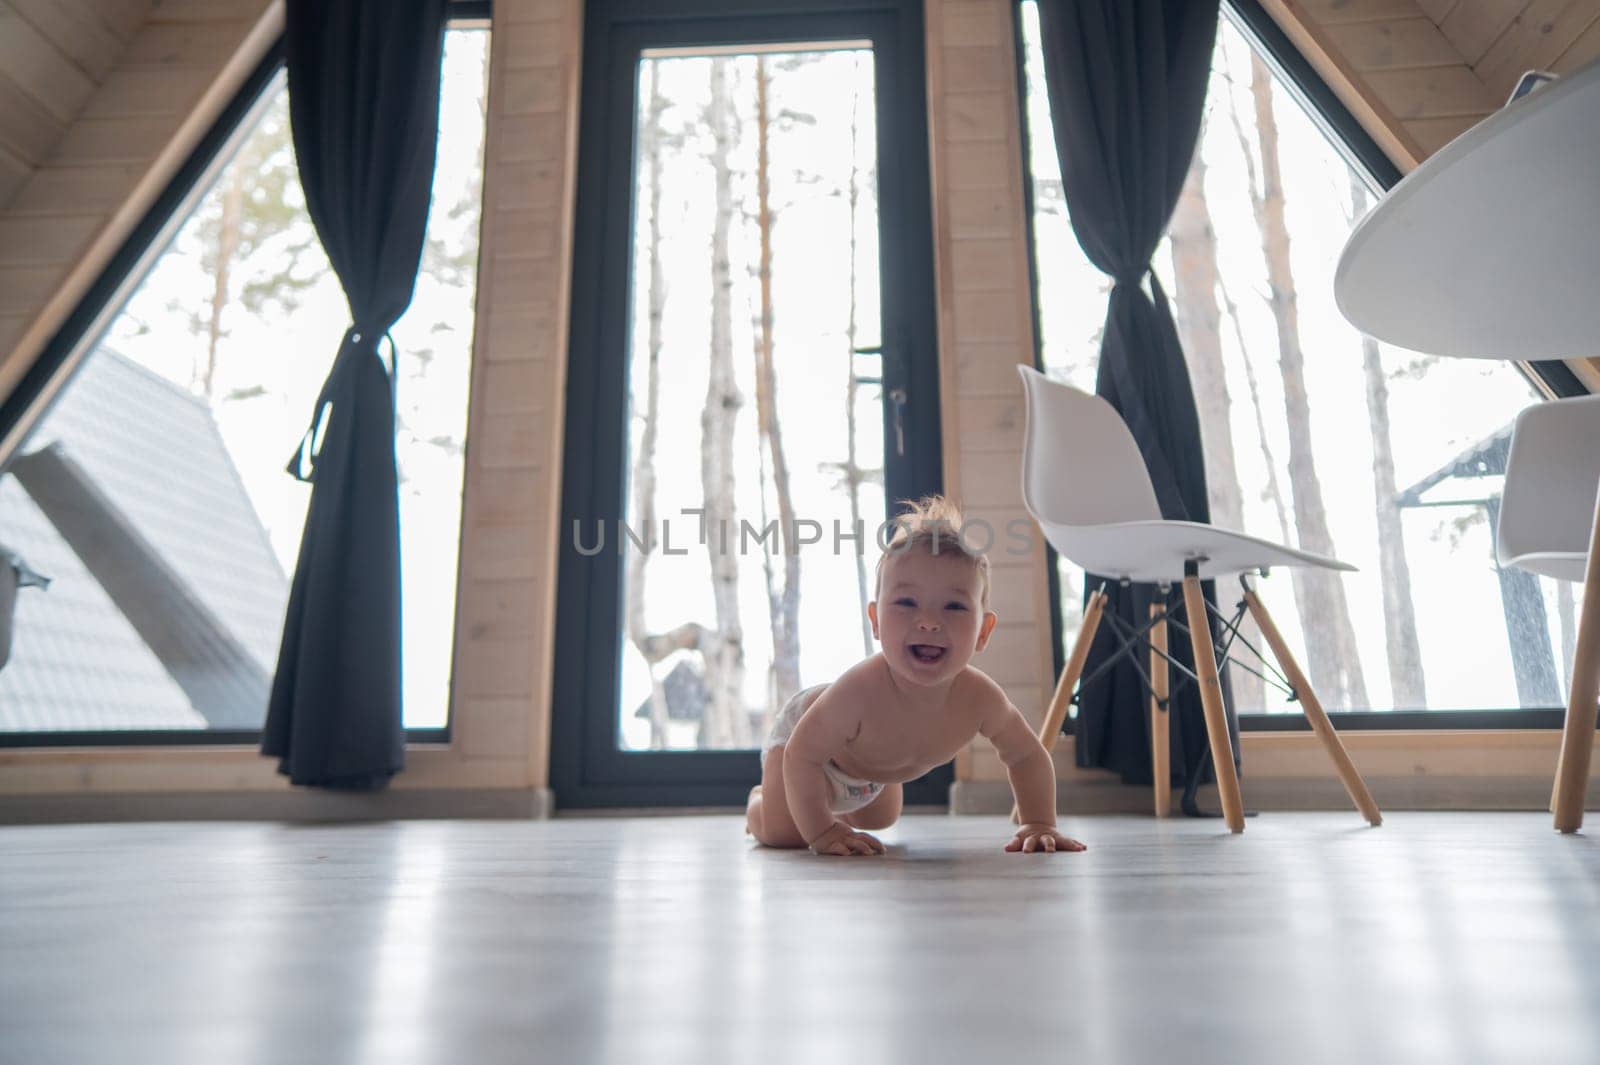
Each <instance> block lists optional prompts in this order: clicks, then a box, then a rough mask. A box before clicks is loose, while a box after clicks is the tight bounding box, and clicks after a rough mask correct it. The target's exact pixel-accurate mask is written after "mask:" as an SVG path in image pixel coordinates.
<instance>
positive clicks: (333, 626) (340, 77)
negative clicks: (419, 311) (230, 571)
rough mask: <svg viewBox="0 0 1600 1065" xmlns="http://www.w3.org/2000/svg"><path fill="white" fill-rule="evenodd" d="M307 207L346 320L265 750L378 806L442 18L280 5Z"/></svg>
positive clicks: (394, 675)
mask: <svg viewBox="0 0 1600 1065" xmlns="http://www.w3.org/2000/svg"><path fill="white" fill-rule="evenodd" d="M285 20H286V25H285V30H284V36H285V53H286V57H287V65H288V73H289V117H290V123H291V126H292V128H293V133H294V147H295V156H296V158H297V160H298V162H299V167H300V183H301V185H302V186H303V187H304V189H305V196H306V206H307V208H308V209H309V211H310V214H311V220H312V222H313V223H314V224H315V225H316V229H317V234H318V236H319V237H321V239H322V245H323V247H324V248H325V249H326V250H327V253H328V259H329V261H330V262H331V263H332V264H333V269H334V271H335V272H336V273H337V274H338V275H339V281H340V283H341V284H342V285H343V286H344V291H345V295H346V297H347V298H348V300H349V302H350V317H351V320H352V323H353V324H352V325H351V326H350V328H349V329H348V330H347V331H346V332H345V335H344V339H343V340H342V341H341V342H340V344H339V350H338V352H337V354H336V355H335V356H334V362H333V368H332V370H331V372H330V373H329V374H328V379H327V383H326V384H325V385H324V386H323V389H322V394H321V395H320V396H319V397H318V399H317V406H316V410H315V411H314V412H313V414H312V420H311V428H310V429H309V430H308V431H307V433H306V437H305V439H304V440H303V441H302V442H301V446H300V449H299V451H297V453H296V455H295V457H294V459H292V460H291V461H290V464H289V470H290V472H291V473H293V474H294V475H295V476H297V477H300V478H301V479H303V480H308V481H310V482H311V504H310V508H309V510H308V511H307V513H306V525H305V535H304V538H303V540H302V542H301V545H300V559H299V562H298V563H297V565H296V566H295V573H294V580H293V582H292V584H291V585H290V591H289V606H288V612H287V616H286V618H285V620H284V628H283V643H282V645H281V647H280V649H279V652H278V671H277V675H276V676H275V677H274V678H273V682H272V696H271V701H270V703H269V704H268V709H267V721H266V726H265V729H264V736H263V739H262V744H261V750H262V753H263V754H267V755H273V756H276V757H277V758H278V759H279V765H278V768H279V771H280V772H282V773H284V774H286V775H287V776H288V777H289V779H290V780H291V781H292V782H294V783H296V784H309V785H316V786H321V787H332V788H381V787H383V786H384V785H385V784H387V783H388V781H389V778H390V777H392V776H393V775H394V774H395V773H397V772H399V771H400V770H401V769H402V768H404V765H405V729H404V727H403V725H402V723H401V705H400V696H401V686H400V515H399V503H398V495H397V488H398V486H397V483H396V481H397V478H396V471H395V452H394V432H395V386H394V373H393V371H394V366H393V362H394V359H395V356H396V353H395V350H394V344H393V341H392V340H391V341H390V343H389V344H388V345H387V351H386V352H385V351H383V350H380V345H381V342H382V341H383V339H384V338H385V336H386V335H387V333H388V330H389V327H390V326H391V325H393V324H394V322H395V320H396V319H398V318H399V317H400V315H401V313H402V312H403V311H404V310H405V309H406V306H407V305H408V304H409V303H410V302H411V291H412V287H413V285H414V284H415V283H416V276H417V265H418V262H419V261H420V258H421V255H422V243H423V236H424V233H425V230H426V227H427V219H428V201H429V198H430V194H431V190H432V187H433V165H434V151H435V142H436V140H437V138H438V128H439V64H440V59H441V55H442V51H443V45H444V24H445V0H289V2H288V4H287V7H286V10H285Z"/></svg>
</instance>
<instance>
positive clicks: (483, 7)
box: [0, 0, 493, 750]
mask: <svg viewBox="0 0 1600 1065" xmlns="http://www.w3.org/2000/svg"><path fill="white" fill-rule="evenodd" d="M446 6H447V10H448V12H449V15H448V20H447V22H446V24H445V25H446V30H447V31H448V29H449V28H450V25H451V24H452V23H456V22H482V23H489V24H490V25H491V32H492V22H493V18H492V15H493V4H492V0H449V2H448V3H447V5H446ZM284 62H285V58H284V41H283V37H282V36H281V35H280V36H279V37H278V39H277V40H275V41H273V43H272V45H271V46H270V47H269V48H268V49H267V52H266V54H265V55H263V56H262V57H261V60H260V62H258V63H257V64H256V65H255V67H254V68H252V70H251V71H250V73H249V74H248V75H247V76H246V77H245V80H244V83H243V84H242V85H241V86H240V87H239V89H238V91H237V92H235V93H234V94H233V96H232V98H230V99H229V101H228V103H227V104H226V105H225V106H224V107H223V109H222V112H221V114H220V115H218V116H217V120H216V121H215V122H213V123H212V125H211V128H210V129H209V130H207V131H206V133H205V136H204V137H202V138H201V140H200V143H199V144H197V145H195V147H194V150H193V151H191V152H190V153H189V155H188V157H187V158H186V159H185V160H184V161H183V164H182V165H181V166H180V167H179V168H178V171H177V173H175V174H174V175H173V177H172V179H171V180H170V181H168V182H167V184H166V187H165V188H163V189H162V190H161V194H160V195H159V196H158V197H157V198H156V201H155V203H154V204H152V205H151V207H150V209H149V210H148V211H146V212H145V214H144V217H142V218H141V219H140V220H139V222H138V223H137V224H136V225H135V226H134V228H133V231H132V232H131V233H129V234H128V236H127V238H126V239H125V240H124V241H123V242H122V244H121V245H120V246H119V247H118V248H117V251H116V253H115V254H114V255H113V256H112V257H111V259H110V261H109V262H108V263H107V264H106V266H105V268H104V269H102V270H101V271H100V274H99V276H98V277H97V278H96V279H95V281H94V283H93V284H92V285H91V286H90V287H89V290H88V292H87V293H85V294H84V296H83V298H82V299H80V300H79V301H78V303H77V306H75V307H74V308H73V309H72V312H71V313H70V314H69V315H68V316H67V319H66V321H64V322H63V323H62V324H61V326H60V328H59V329H57V330H56V332H55V333H54V334H53V335H52V336H51V338H50V340H49V341H48V342H47V343H46V344H45V346H44V348H43V350H42V351H40V353H39V357H38V358H37V359H35V360H34V362H33V365H31V366H30V367H29V368H28V370H27V372H26V373H25V374H23V376H22V378H21V380H19V381H18V382H17V386H16V388H14V389H13V390H12V392H11V394H10V395H8V396H6V397H5V399H4V401H0V440H3V439H5V438H6V437H7V436H9V435H10V434H11V432H12V430H13V429H14V428H15V427H16V426H17V425H19V424H21V423H22V422H23V421H24V420H26V419H28V418H30V417H32V418H33V420H34V427H37V425H38V424H40V423H41V422H42V421H43V420H44V419H45V417H47V416H48V414H49V411H50V407H51V406H52V405H53V404H54V402H55V400H56V399H57V398H59V397H60V396H61V395H62V394H63V393H64V392H65V391H66V390H67V389H68V388H70V387H71V375H72V374H74V373H76V372H77V369H78V366H79V365H81V364H82V362H83V361H84V360H85V359H86V358H87V357H88V356H89V355H90V354H92V353H91V352H90V351H88V350H87V348H88V346H89V345H90V344H91V343H92V342H93V340H94V338H95V336H96V335H97V333H98V332H100V331H103V329H104V328H105V326H107V325H109V324H110V319H109V318H105V319H102V316H103V315H105V314H106V313H107V312H108V311H111V310H113V309H114V308H115V307H116V306H117V302H116V301H117V298H118V296H119V295H123V296H124V298H126V297H128V296H131V295H132V290H131V289H129V290H127V291H126V292H125V291H124V290H125V288H126V286H128V284H129V283H130V281H135V280H137V279H138V276H139V273H140V268H141V266H145V267H146V268H149V267H153V266H154V263H155V259H156V258H159V252H157V253H156V255H155V256H152V252H153V251H155V250H156V248H157V246H158V245H159V243H160V242H161V241H163V239H164V238H169V237H170V236H172V235H173V234H175V233H176V231H177V226H178V225H181V220H182V219H183V218H185V217H186V216H187V214H188V213H190V212H192V211H193V210H194V209H195V208H196V207H197V206H198V205H199V201H200V199H201V198H202V197H203V196H204V195H205V192H206V188H205V186H204V184H203V183H204V182H205V179H206V178H207V177H212V176H215V174H216V173H218V172H220V167H221V166H222V165H224V163H223V161H222V159H221V156H222V154H223V153H224V152H225V151H226V150H227V148H228V147H229V145H230V143H231V142H232V141H233V139H234V137H235V135H236V134H237V133H238V130H239V127H240V125H241V124H242V123H243V122H244V121H245V120H246V119H247V118H249V116H250V115H251V113H252V112H254V111H255V109H256V107H257V106H258V105H259V104H260V102H261V99H262V97H263V96H264V95H265V94H266V92H267V90H268V89H269V88H271V86H272V84H273V82H274V81H275V80H276V79H277V77H278V74H279V72H280V71H282V70H283V68H284ZM147 260H148V262H147ZM97 326H99V329H97V328H96V327H97ZM74 363H76V365H72V364H74ZM63 373H65V375H66V377H67V380H65V381H60V380H58V378H60V377H61V376H62V375H63ZM46 396H48V397H49V398H48V399H43V400H42V397H46ZM32 428H33V427H30V429H29V432H31V431H32ZM20 444H21V441H19V447H20ZM4 472H5V464H4V463H0V474H4ZM459 595H460V591H459V589H458V591H457V596H458V597H459ZM264 709H265V708H263V712H264ZM453 711H454V707H453V706H447V707H446V717H445V724H444V726H443V727H440V728H408V729H406V730H405V732H406V743H407V744H408V745H411V744H416V745H422V746H439V745H443V744H448V743H449V742H450V736H451V723H452V722H453V720H454V716H455V715H454V713H453ZM261 735H262V731H261V729H99V730H81V729H80V730H68V729H59V730H54V729H53V730H48V731H46V730H41V731H38V732H3V731H0V750H3V749H17V748H35V747H37V748H53V747H214V746H256V745H258V744H260V742H261Z"/></svg>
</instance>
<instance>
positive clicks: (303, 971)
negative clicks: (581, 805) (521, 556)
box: [0, 813, 1600, 1065]
mask: <svg viewBox="0 0 1600 1065" xmlns="http://www.w3.org/2000/svg"><path fill="white" fill-rule="evenodd" d="M1068 827H1069V831H1071V832H1073V833H1075V834H1077V835H1079V836H1080V837H1081V838H1083V839H1085V840H1086V841H1087V842H1088V843H1089V847H1090V849H1089V850H1088V852H1087V853H1085V854H1081V855H1056V856H1044V855H1040V856H1024V855H1013V854H1005V853H1002V851H1001V849H1000V847H1001V844H1002V843H1003V842H1004V841H1005V839H1006V838H1007V837H1008V835H1009V833H1008V831H1007V827H1006V824H1005V822H1003V821H1002V820H1001V819H998V818H947V817H935V816H921V817H910V818H907V819H906V820H905V821H903V822H902V823H901V825H899V826H897V827H896V828H894V829H892V830H890V831H889V832H887V833H885V834H884V836H885V839H886V840H887V841H888V842H890V844H891V846H890V850H889V854H888V855H887V856H886V857H882V858H875V859H868V858H858V859H823V858H814V857H811V856H809V855H806V854H799V853H792V852H777V851H769V850H763V849H759V848H757V847H755V846H753V845H752V844H750V843H749V842H748V841H747V840H746V839H745V838H744V837H743V835H742V819H739V818H734V817H720V816H719V817H681V818H631V819H599V818H573V819H558V820H556V821H550V822H504V821H502V822H486V821H473V822H446V821H431V822H429V821H417V822H404V823H392V824H366V825H326V826H293V825H277V824H255V823H241V824H228V823H216V824H203V823H202V824H194V823H186V824H133V825H66V826H63V825H48V826H33V827H6V828H0V1061H3V1062H5V1063H8V1065H9V1063H13V1062H15V1063H19V1065H20V1063H26V1065H53V1063H58V1062H59V1063H68V1062H71V1063H91V1062H92V1063H101V1062H104V1063H132V1062H162V1063H190V1062H193V1063H203V1065H247V1063H248V1065H266V1063H277V1062H284V1063H294V1065H307V1063H315V1062H337V1063H341V1065H345V1063H350V1065H354V1063H358V1062H382V1063H386V1065H387V1063H395V1065H399V1063H407V1062H424V1061H425V1062H449V1063H451V1065H462V1063H473V1065H476V1063H481V1062H527V1063H544V1062H549V1063H560V1065H569V1063H570V1065H587V1063H611V1062H619V1063H620V1062H627V1063H635V1062H648V1063H657V1062H660V1063H678V1062H682V1063H684V1065H689V1063H694V1065H723V1063H727V1065H756V1063H761V1065H764V1063H769V1062H782V1063H789V1062H794V1063H806V1065H813V1063H815V1065H822V1063H824V1062H833V1061H841V1062H842V1061H860V1062H864V1063H873V1065H880V1063H899V1062H905V1063H908V1065H909V1063H918V1065H923V1063H930V1062H951V1063H955V1062H963V1063H967V1062H970V1063H981V1065H988V1063H991V1062H996V1063H1005V1065H1010V1063H1012V1062H1031V1061H1050V1062H1082V1063H1090V1065H1106V1063H1123V1062H1126V1063H1136V1062H1137V1063H1142V1062H1152V1063H1153V1062H1163V1063H1170V1062H1180V1063H1189V1062H1197V1063H1210V1062H1224V1061H1226V1062H1229V1063H1230V1065H1234V1063H1245V1065H1248V1063H1256V1062H1260V1063H1269V1062H1270V1063H1273V1065H1279V1063H1287V1062H1294V1063H1308V1062H1329V1063H1335V1062H1337V1063H1357V1062H1359V1063H1363V1065H1365V1063H1372V1062H1449V1063H1451V1065H1465V1063H1471V1062H1516V1063H1519V1065H1520V1063H1526V1062H1539V1063H1543V1065H1548V1063H1557V1062H1573V1063H1578V1062H1582V1063H1584V1065H1593V1063H1594V1062H1596V1061H1600V846H1597V843H1596V841H1595V839H1593V838H1591V837H1586V836H1582V835H1579V836H1565V837H1564V836H1559V835H1557V834H1556V833H1554V832H1553V831H1551V828H1550V819H1549V817H1548V816H1547V815H1534V814H1440V813H1395V814H1392V815H1391V816H1390V819H1389V823H1388V824H1386V825H1385V826H1384V827H1382V828H1379V829H1368V828H1366V827H1365V826H1364V825H1363V824H1362V822H1361V820H1360V818H1359V817H1357V816H1356V815H1355V814H1354V813H1348V814H1345V813H1341V814H1304V813H1300V814H1292V813H1267V814H1263V815H1262V816H1260V817H1257V818H1254V819H1252V820H1251V821H1250V823H1249V827H1248V829H1247V830H1246V832H1245V833H1244V835H1242V836H1239V837H1229V836H1227V835H1226V834H1225V833H1223V832H1222V831H1221V830H1220V829H1221V826H1220V824H1219V823H1218V822H1215V821H1209V822H1201V821H1186V820H1178V821H1172V822H1166V823H1158V822H1156V821H1154V820H1152V819H1148V818H1134V817H1117V818H1112V817H1105V818H1090V819H1081V820H1078V821H1074V822H1070V823H1069V826H1068ZM1596 831H1600V829H1596Z"/></svg>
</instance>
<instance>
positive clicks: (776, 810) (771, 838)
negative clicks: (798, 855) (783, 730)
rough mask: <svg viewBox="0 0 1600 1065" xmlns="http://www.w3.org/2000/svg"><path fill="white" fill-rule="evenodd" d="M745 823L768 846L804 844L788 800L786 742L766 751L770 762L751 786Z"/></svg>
mask: <svg viewBox="0 0 1600 1065" xmlns="http://www.w3.org/2000/svg"><path fill="white" fill-rule="evenodd" d="M745 823H746V827H748V828H749V830H750V834H751V835H752V836H754V837H755V838H756V840H757V841H758V842H761V843H764V844H766V845H767V846H769V847H804V846H805V845H806V841H805V839H804V838H803V837H802V836H801V835H800V830H799V829H798V828H796V827H795V824H794V818H793V817H791V816H789V800H788V797H787V796H786V795H785V794H784V791H783V744H781V743H780V744H778V745H777V746H776V747H773V748H771V749H770V750H768V751H767V764H766V765H765V766H764V767H763V768H762V770H761V783H760V784H758V785H757V786H755V787H754V788H751V789H750V801H749V803H748V804H747V805H746V806H745Z"/></svg>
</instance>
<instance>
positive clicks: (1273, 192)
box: [1250, 55, 1369, 709]
mask: <svg viewBox="0 0 1600 1065" xmlns="http://www.w3.org/2000/svg"><path fill="white" fill-rule="evenodd" d="M1250 93H1251V96H1252V98H1253V99H1254V102H1255V122H1256V133H1257V139H1258V143H1259V145H1260V151H1261V176H1262V184H1261V189H1260V192H1259V195H1258V196H1257V197H1256V198H1255V207H1256V221H1257V224H1258V225H1259V226H1260V229H1261V248H1262V252H1263V254H1264V255H1265V256H1266V261H1267V285H1268V289H1269V291H1270V305H1271V307H1272V317H1273V320H1274V321H1275V322H1276V324H1277V333H1278V367H1279V370H1280V372H1281V374H1282V377H1283V397H1284V407H1285V410H1284V414H1285V418H1286V420H1287V424H1288V430H1289V484H1290V486H1291V488H1292V489H1293V493H1294V515H1295V526H1296V528H1297V530H1298V531H1299V540H1300V547H1301V548H1303V549H1304V550H1307V551H1314V552H1316V553H1318V554H1325V555H1332V554H1333V553H1334V547H1333V535H1332V533H1331V532H1330V531H1329V528H1328V513H1327V507H1326V505H1325V504H1324V503H1323V501H1322V485H1321V483H1320V482H1319V481H1318V479H1317V468H1316V459H1315V455H1314V452H1313V448H1312V436H1311V403H1310V399H1309V397H1308V396H1307V394H1306V380H1305V353H1304V352H1303V351H1302V350H1301V347H1300V325H1299V311H1298V308H1297V304H1296V294H1295V286H1294V273H1293V268H1292V265H1291V260H1290V253H1289V247H1290V245H1289V230H1288V226H1287V225H1286V223H1285V221H1284V195H1283V183H1282V178H1281V174H1280V168H1279V163H1278V126H1277V120H1276V119H1275V118H1274V117H1273V114H1272V75H1271V74H1270V73H1269V72H1268V70H1267V67H1266V64H1265V63H1263V62H1262V60H1261V58H1260V57H1259V56H1255V55H1252V56H1251V77H1250ZM1293 573H1294V584H1295V599H1296V601H1297V603H1298V605H1299V607H1300V617H1301V620H1302V622H1303V623H1304V626H1305V641H1306V659H1307V663H1308V665H1309V667H1310V669H1309V672H1310V674H1311V676H1310V680H1311V683H1312V685H1313V686H1314V687H1315V688H1316V690H1317V693H1318V694H1319V695H1320V696H1321V697H1322V700H1323V702H1324V703H1326V704H1327V705H1328V706H1329V707H1334V708H1341V709H1342V708H1345V707H1365V706H1368V705H1369V700H1368V698H1367V687H1366V681H1365V680H1364V678H1363V677H1362V672H1361V657H1360V650H1359V648H1358V646H1357V644H1356V638H1355V629H1354V627H1353V626H1352V625H1351V623H1350V610H1349V606H1348V605H1347V603H1346V601H1345V594H1344V585H1343V584H1342V583H1341V582H1340V580H1339V578H1338V576H1337V575H1336V574H1334V573H1331V572H1328V571H1325V570H1310V569H1302V568H1299V567H1296V568H1295V569H1294V570H1293Z"/></svg>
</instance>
